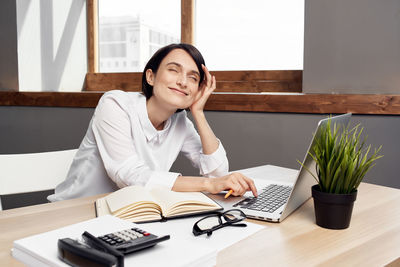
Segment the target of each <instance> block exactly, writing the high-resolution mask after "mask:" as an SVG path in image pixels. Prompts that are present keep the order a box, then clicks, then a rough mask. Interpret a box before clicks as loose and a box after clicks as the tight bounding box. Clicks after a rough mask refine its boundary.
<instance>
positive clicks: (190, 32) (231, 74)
mask: <svg viewBox="0 0 400 267" xmlns="http://www.w3.org/2000/svg"><path fill="white" fill-rule="evenodd" d="M194 6H195V0H181V41H182V42H186V43H191V44H193V43H194V29H195V22H194V12H195V10H194ZM97 14H98V0H87V27H88V28H87V32H88V72H87V75H86V78H85V82H84V86H83V91H82V92H10V91H0V105H3V106H47V107H95V106H96V105H97V102H98V100H99V98H100V97H101V95H102V94H103V93H104V91H107V90H112V89H120V90H125V91H140V88H141V73H137V72H136V73H99V72H98V16H97ZM212 73H213V74H214V75H215V76H216V78H217V90H216V93H214V94H213V95H211V97H210V99H209V101H208V102H207V105H206V107H205V109H206V110H211V111H250V112H283V113H316V114H330V113H346V112H352V113H354V114H376V115H399V114H400V95H380V94H303V93H302V73H303V72H302V71H301V70H283V71H215V72H212Z"/></svg>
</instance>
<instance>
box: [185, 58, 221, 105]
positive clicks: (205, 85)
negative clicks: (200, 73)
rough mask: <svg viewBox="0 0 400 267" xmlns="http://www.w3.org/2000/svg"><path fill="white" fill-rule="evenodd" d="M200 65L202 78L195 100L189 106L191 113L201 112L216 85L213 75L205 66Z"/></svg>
mask: <svg viewBox="0 0 400 267" xmlns="http://www.w3.org/2000/svg"><path fill="white" fill-rule="evenodd" d="M201 66H202V68H203V70H204V80H203V81H202V82H201V84H200V86H199V90H198V91H197V93H196V97H195V100H194V102H193V104H192V105H191V106H190V111H191V112H192V113H195V112H199V111H200V112H202V111H203V110H204V106H205V105H206V102H207V100H208V98H209V97H210V95H211V93H212V92H213V91H214V90H215V88H216V86H217V82H216V80H215V76H212V75H211V74H210V72H209V71H208V69H207V67H206V66H204V65H201Z"/></svg>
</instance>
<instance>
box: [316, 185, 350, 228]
mask: <svg viewBox="0 0 400 267" xmlns="http://www.w3.org/2000/svg"><path fill="white" fill-rule="evenodd" d="M311 192H312V197H313V198H314V210H315V220H316V223H317V225H319V226H321V227H324V228H328V229H346V228H348V227H349V225H350V220H351V214H352V212H353V205H354V201H355V200H356V198H357V190H355V191H354V192H352V193H350V194H332V193H325V192H322V191H320V188H319V185H314V186H312V187H311Z"/></svg>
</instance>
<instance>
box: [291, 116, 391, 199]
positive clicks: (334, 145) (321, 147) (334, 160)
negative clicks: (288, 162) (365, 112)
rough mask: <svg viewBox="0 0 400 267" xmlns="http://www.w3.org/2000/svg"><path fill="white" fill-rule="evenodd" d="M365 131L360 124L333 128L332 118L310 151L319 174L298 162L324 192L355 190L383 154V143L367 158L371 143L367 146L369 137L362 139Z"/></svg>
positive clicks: (345, 192) (336, 192) (346, 192)
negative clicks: (352, 126)
mask: <svg viewBox="0 0 400 267" xmlns="http://www.w3.org/2000/svg"><path fill="white" fill-rule="evenodd" d="M332 130H333V131H332ZM363 130H364V128H363V127H360V124H358V125H356V126H355V127H354V128H352V129H349V126H347V127H345V126H344V125H338V126H337V125H336V123H335V124H334V126H333V129H332V127H331V120H330V119H329V120H328V123H327V124H326V125H325V127H323V128H322V131H321V135H320V136H317V137H316V139H315V143H314V145H313V147H312V148H311V152H309V155H310V156H311V157H312V158H313V159H314V161H315V162H316V173H317V176H318V177H316V176H315V175H314V174H313V173H312V172H311V171H310V170H309V169H307V168H306V167H305V166H304V164H302V163H301V162H299V163H300V164H301V165H302V166H303V167H305V169H306V170H307V171H308V172H309V173H311V175H312V176H313V177H314V178H315V180H316V181H317V183H318V185H319V187H320V190H321V191H322V192H327V193H335V194H349V193H351V192H354V191H355V190H356V189H357V188H358V186H359V185H360V183H361V181H362V179H363V178H364V176H365V174H366V173H367V172H368V171H369V170H370V169H371V168H372V167H373V166H375V161H376V160H377V159H379V158H382V157H383V155H379V152H380V150H381V148H382V146H380V147H379V148H378V149H375V151H374V153H373V154H372V155H371V156H370V157H368V154H369V153H370V150H371V145H369V146H367V147H365V141H366V138H364V139H363V140H361V134H362V132H363Z"/></svg>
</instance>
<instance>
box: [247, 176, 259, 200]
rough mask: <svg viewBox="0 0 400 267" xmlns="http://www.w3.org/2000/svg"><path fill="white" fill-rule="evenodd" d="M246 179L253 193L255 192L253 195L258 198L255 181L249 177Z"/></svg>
mask: <svg viewBox="0 0 400 267" xmlns="http://www.w3.org/2000/svg"><path fill="white" fill-rule="evenodd" d="M244 178H245V180H246V182H247V184H248V186H249V188H250V190H251V192H253V195H254V196H255V197H257V196H258V193H257V188H256V185H255V184H254V181H253V179H250V178H249V177H246V176H244Z"/></svg>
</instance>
